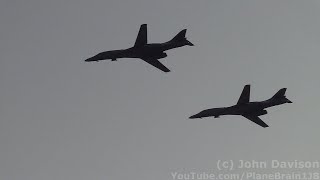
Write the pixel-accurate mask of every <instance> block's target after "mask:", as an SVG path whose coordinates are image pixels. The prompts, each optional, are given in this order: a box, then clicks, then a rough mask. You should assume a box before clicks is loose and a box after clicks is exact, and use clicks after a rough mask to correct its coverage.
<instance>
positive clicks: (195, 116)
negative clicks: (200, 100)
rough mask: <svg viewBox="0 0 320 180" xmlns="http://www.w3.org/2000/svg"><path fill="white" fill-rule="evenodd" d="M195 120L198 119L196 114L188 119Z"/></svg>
mask: <svg viewBox="0 0 320 180" xmlns="http://www.w3.org/2000/svg"><path fill="white" fill-rule="evenodd" d="M196 118H199V116H198V114H195V115H192V116H190V117H189V119H196Z"/></svg>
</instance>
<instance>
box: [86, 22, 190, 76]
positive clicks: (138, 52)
mask: <svg viewBox="0 0 320 180" xmlns="http://www.w3.org/2000/svg"><path fill="white" fill-rule="evenodd" d="M186 31H187V30H186V29H184V30H182V31H180V32H179V33H178V34H177V35H176V36H175V37H174V38H173V39H171V40H170V41H168V42H165V43H152V44H148V41H147V25H146V24H142V25H141V26H140V30H139V33H138V37H137V39H136V42H135V44H134V46H133V47H131V48H128V49H122V50H113V51H106V52H102V53H99V54H97V55H95V56H93V57H91V58H89V59H87V60H85V61H86V62H90V61H101V60H107V59H111V61H116V60H117V59H118V58H140V59H142V60H144V61H145V62H147V63H149V64H151V65H152V66H154V67H156V68H158V69H160V70H162V71H164V72H169V71H170V70H169V69H168V68H167V67H165V66H164V65H163V64H161V63H160V61H158V59H161V58H165V57H167V54H166V53H165V52H164V51H167V50H169V49H174V48H178V47H182V46H186V45H189V46H193V44H192V43H191V42H190V41H188V40H187V39H186V37H185V35H186Z"/></svg>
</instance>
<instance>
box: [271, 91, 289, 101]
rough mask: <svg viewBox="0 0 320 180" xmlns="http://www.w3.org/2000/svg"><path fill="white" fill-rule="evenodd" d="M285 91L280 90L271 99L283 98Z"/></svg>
mask: <svg viewBox="0 0 320 180" xmlns="http://www.w3.org/2000/svg"><path fill="white" fill-rule="evenodd" d="M286 90H287V88H282V89H280V90H279V91H278V92H277V93H276V94H275V95H273V96H272V99H273V98H281V97H285V93H286Z"/></svg>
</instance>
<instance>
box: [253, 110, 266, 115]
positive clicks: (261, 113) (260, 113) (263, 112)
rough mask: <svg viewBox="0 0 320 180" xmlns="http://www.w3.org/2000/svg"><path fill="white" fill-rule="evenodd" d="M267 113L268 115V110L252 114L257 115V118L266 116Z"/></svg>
mask: <svg viewBox="0 0 320 180" xmlns="http://www.w3.org/2000/svg"><path fill="white" fill-rule="evenodd" d="M267 113H268V112H267V110H261V111H257V112H254V113H251V114H252V115H255V116H261V115H265V114H267Z"/></svg>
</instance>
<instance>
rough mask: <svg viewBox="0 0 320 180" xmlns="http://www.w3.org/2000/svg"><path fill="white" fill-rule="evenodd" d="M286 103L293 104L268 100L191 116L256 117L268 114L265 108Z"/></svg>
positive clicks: (287, 101)
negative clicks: (247, 115)
mask: <svg viewBox="0 0 320 180" xmlns="http://www.w3.org/2000/svg"><path fill="white" fill-rule="evenodd" d="M284 103H291V101H290V100H288V99H268V100H265V101H260V102H249V103H246V104H240V105H238V104H236V105H234V106H230V107H222V108H212V109H207V110H204V111H201V112H200V113H198V114H195V115H193V116H191V117H190V118H191V119H194V118H203V117H210V116H214V117H219V116H222V115H246V114H254V115H256V116H260V115H264V114H267V111H266V110H264V109H265V108H269V107H272V106H277V105H281V104H284Z"/></svg>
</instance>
